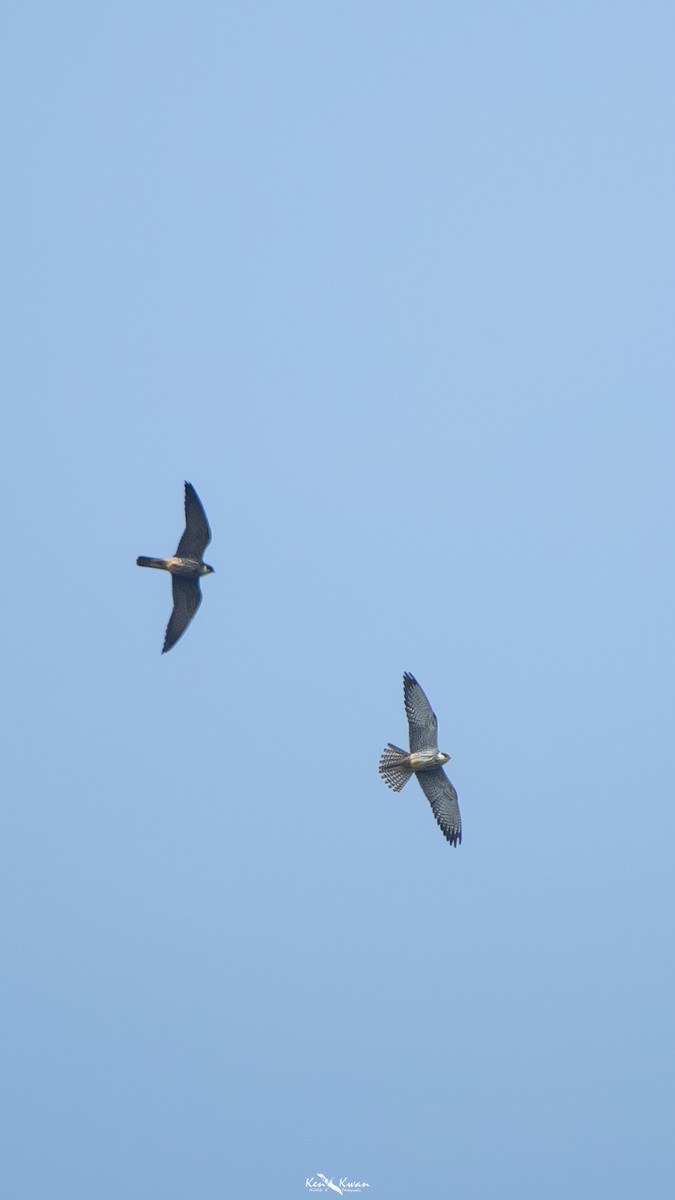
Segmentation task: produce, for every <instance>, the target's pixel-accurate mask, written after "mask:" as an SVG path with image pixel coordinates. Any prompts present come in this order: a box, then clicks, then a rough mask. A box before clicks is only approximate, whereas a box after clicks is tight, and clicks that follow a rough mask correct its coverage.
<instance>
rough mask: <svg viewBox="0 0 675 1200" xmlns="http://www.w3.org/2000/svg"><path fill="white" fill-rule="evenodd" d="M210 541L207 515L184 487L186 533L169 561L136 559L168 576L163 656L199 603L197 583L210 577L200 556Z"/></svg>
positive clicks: (190, 489)
mask: <svg viewBox="0 0 675 1200" xmlns="http://www.w3.org/2000/svg"><path fill="white" fill-rule="evenodd" d="M210 541H211V530H210V528H209V523H208V521H207V519H206V513H205V512H204V508H203V506H202V502H201V500H200V499H199V496H198V495H197V493H196V491H195V489H194V488H193V486H192V484H191V483H186V484H185V532H184V533H183V536H182V537H181V539H180V542H179V543H178V548H177V550H176V553H175V554H174V555H172V557H171V558H146V557H145V556H144V555H141V556H140V557H139V558H137V559H136V563H137V565H138V566H139V567H156V568H157V569H158V570H160V571H168V572H169V573H170V575H171V587H172V592H173V611H172V613H171V616H170V618H169V624H168V625H167V627H166V635H165V637H164V647H163V649H162V654H166V651H167V650H170V649H171V647H172V646H175V644H176V642H177V641H178V639H179V637H181V635H182V634H183V633H185V630H186V629H187V627H188V625H189V624H190V621H191V620H192V618H193V617H194V615H195V613H196V611H197V609H198V608H199V605H200V604H201V602H202V593H201V590H200V587H199V580H200V578H201V576H202V575H211V574H213V567H210V566H209V565H208V563H205V562H204V561H203V554H204V551H205V549H206V547H207V546H208V544H209V542H210Z"/></svg>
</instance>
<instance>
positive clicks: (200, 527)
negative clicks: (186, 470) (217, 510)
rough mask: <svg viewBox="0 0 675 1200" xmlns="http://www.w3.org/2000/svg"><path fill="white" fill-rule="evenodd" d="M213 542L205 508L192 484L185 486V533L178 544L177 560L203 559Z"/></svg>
mask: <svg viewBox="0 0 675 1200" xmlns="http://www.w3.org/2000/svg"><path fill="white" fill-rule="evenodd" d="M210 541H211V530H210V528H209V523H208V521H207V519H206V513H205V512H204V506H203V504H202V502H201V500H200V499H199V496H198V495H197V493H196V491H195V489H194V488H193V486H192V484H191V483H187V482H186V484H185V533H184V534H183V536H182V538H181V539H180V541H179V543H178V549H177V550H176V557H177V558H196V559H198V560H200V559H201V557H202V554H203V553H204V551H205V550H206V547H207V546H208V544H209V542H210Z"/></svg>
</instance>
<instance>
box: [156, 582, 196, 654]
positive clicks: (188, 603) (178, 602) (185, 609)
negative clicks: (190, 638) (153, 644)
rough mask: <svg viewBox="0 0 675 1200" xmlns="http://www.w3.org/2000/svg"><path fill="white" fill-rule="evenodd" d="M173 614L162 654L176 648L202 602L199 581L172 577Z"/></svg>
mask: <svg viewBox="0 0 675 1200" xmlns="http://www.w3.org/2000/svg"><path fill="white" fill-rule="evenodd" d="M171 587H172V590H173V612H172V613H171V616H170V617H169V624H168V625H167V627H166V635H165V637H164V646H163V649H162V654H166V652H167V650H170V649H171V647H172V646H175V644H176V642H177V641H178V639H179V637H180V636H181V634H183V633H185V630H186V629H187V627H188V625H189V624H190V621H191V620H192V618H193V617H194V615H195V613H196V611H197V609H198V608H199V605H200V604H201V602H202V593H201V589H200V587H199V580H198V579H188V578H186V576H185V575H172V576H171Z"/></svg>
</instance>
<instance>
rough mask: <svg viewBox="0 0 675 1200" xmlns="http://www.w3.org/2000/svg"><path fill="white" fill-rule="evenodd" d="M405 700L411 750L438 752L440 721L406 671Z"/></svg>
mask: <svg viewBox="0 0 675 1200" xmlns="http://www.w3.org/2000/svg"><path fill="white" fill-rule="evenodd" d="M403 700H404V704H405V713H406V716H407V718H408V730H409V733H410V749H411V750H413V751H415V750H438V721H437V720H436V714H435V712H434V710H433V708H432V707H431V705H430V703H429V701H428V700H427V698H426V696H425V694H424V692H423V691H422V688H421V687H420V685H419V683H418V682H417V680H416V679H415V676H414V675H411V674H410V672H409V671H406V673H405V675H404V676H403Z"/></svg>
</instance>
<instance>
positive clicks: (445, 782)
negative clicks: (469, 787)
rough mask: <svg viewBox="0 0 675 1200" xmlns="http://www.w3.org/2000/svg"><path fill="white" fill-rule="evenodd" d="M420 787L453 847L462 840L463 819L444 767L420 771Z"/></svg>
mask: <svg viewBox="0 0 675 1200" xmlns="http://www.w3.org/2000/svg"><path fill="white" fill-rule="evenodd" d="M417 779H418V782H419V785H420V787H421V789H422V791H423V792H424V795H425V796H426V798H427V800H428V801H429V803H430V805H431V807H432V810H433V814H434V816H435V818H436V820H437V821H438V824H439V825H440V827H441V829H442V831H443V834H444V836H445V837H446V838H447V839H448V841H449V842H450V845H451V846H458V845H459V844H460V842H461V840H462V818H461V817H460V815H459V804H458V803H457V792H456V791H455V789H454V787H453V786H452V784H451V782H450V780H449V779H448V777H447V775H446V773H445V771H444V770H443V768H442V767H433V768H432V770H431V771H418V773H417Z"/></svg>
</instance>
